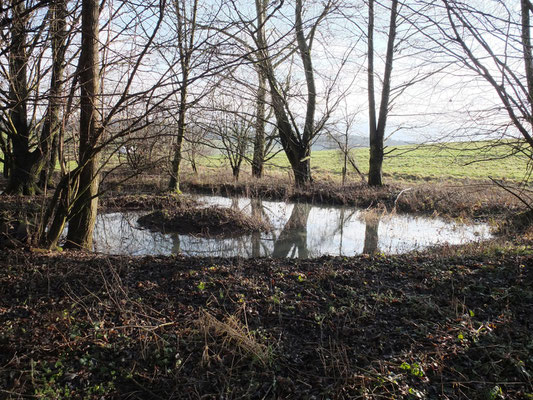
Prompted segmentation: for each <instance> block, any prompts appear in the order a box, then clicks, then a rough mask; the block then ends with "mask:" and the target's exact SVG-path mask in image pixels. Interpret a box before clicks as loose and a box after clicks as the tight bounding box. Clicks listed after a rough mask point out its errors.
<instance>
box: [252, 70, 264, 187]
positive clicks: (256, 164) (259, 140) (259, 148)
mask: <svg viewBox="0 0 533 400" xmlns="http://www.w3.org/2000/svg"><path fill="white" fill-rule="evenodd" d="M257 78H258V82H259V85H258V87H257V104H256V117H255V118H256V121H255V138H254V157H253V160H252V176H254V177H255V178H261V177H262V176H263V168H264V162H265V115H266V78H265V75H264V74H263V73H262V71H261V68H257Z"/></svg>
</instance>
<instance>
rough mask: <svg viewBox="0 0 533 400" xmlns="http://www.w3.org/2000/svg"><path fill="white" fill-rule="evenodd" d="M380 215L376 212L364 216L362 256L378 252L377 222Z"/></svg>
mask: <svg viewBox="0 0 533 400" xmlns="http://www.w3.org/2000/svg"><path fill="white" fill-rule="evenodd" d="M380 219H381V215H380V214H378V213H376V212H368V213H366V215H365V244H364V247H363V254H374V253H378V252H379V247H378V242H379V234H378V230H379V221H380Z"/></svg>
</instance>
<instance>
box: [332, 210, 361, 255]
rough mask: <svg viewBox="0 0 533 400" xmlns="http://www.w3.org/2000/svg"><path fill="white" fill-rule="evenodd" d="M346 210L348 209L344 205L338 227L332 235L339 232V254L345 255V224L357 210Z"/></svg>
mask: <svg viewBox="0 0 533 400" xmlns="http://www.w3.org/2000/svg"><path fill="white" fill-rule="evenodd" d="M346 211H348V210H346V209H345V208H344V207H343V208H341V209H340V212H339V218H338V222H337V228H335V230H334V231H333V234H332V235H331V236H335V235H336V234H339V237H340V238H339V256H341V255H343V251H342V244H343V240H344V226H345V225H346V223H347V222H348V221H349V220H350V219H352V217H353V216H354V214H355V213H356V212H357V210H356V209H352V210H349V212H346Z"/></svg>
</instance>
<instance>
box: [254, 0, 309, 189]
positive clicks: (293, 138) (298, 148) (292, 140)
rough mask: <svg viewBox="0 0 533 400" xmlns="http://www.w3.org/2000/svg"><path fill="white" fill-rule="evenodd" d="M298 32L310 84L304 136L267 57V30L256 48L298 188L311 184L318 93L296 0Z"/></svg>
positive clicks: (260, 13) (260, 16)
mask: <svg viewBox="0 0 533 400" xmlns="http://www.w3.org/2000/svg"><path fill="white" fill-rule="evenodd" d="M256 10H257V20H258V26H259V27H262V26H263V25H264V18H265V5H264V4H263V2H262V1H261V0H256ZM295 29H296V39H297V43H298V52H299V54H300V57H301V58H302V62H303V65H304V69H305V79H306V85H307V104H306V118H305V123H304V130H303V133H302V134H300V133H299V132H296V131H295V129H294V128H293V126H292V124H291V121H290V118H289V115H288V112H287V110H286V102H285V99H284V97H283V94H282V93H281V88H280V87H279V85H278V82H277V80H276V76H275V71H274V66H273V65H272V61H271V59H270V58H269V56H268V54H267V51H266V49H267V43H266V39H265V36H264V29H258V30H257V38H256V40H257V46H258V48H259V51H258V56H259V61H258V63H259V66H260V68H261V69H262V71H263V74H264V76H265V77H266V79H267V82H268V84H269V87H270V95H271V97H272V108H273V110H274V115H275V116H276V122H277V128H278V132H279V137H280V141H281V145H282V146H283V150H284V151H285V154H286V155H287V159H288V160H289V163H290V164H291V168H292V171H293V173H294V181H295V184H296V186H299V187H301V186H305V185H307V184H309V183H310V182H311V181H312V178H311V165H310V159H311V141H312V139H313V137H314V135H315V132H314V114H315V107H316V90H315V83H314V72H313V65H312V62H311V51H310V46H309V45H308V44H307V42H306V38H305V35H304V32H303V26H302V1H301V0H297V1H296V8H295Z"/></svg>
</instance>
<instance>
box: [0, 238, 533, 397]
mask: <svg viewBox="0 0 533 400" xmlns="http://www.w3.org/2000/svg"><path fill="white" fill-rule="evenodd" d="M0 257H1V262H2V266H3V267H2V270H1V272H0V282H1V285H0V288H1V289H0V290H1V295H2V296H1V297H0V299H1V300H0V307H1V310H2V313H1V314H0V318H1V319H0V321H1V324H0V348H1V350H2V351H0V383H1V389H0V393H1V394H2V397H4V398H24V397H26V396H31V397H34V396H35V397H37V398H95V399H96V398H139V399H141V398H191V399H196V398H221V397H223V398H302V399H304V398H313V397H314V398H449V399H457V398H465V399H466V398H468V399H499V398H502V399H503V398H516V399H519V398H524V399H527V398H529V397H531V394H532V392H533V386H532V384H531V382H532V380H531V374H532V373H533V370H532V368H531V366H532V365H533V360H532V359H531V354H532V349H531V346H532V342H531V324H532V323H533V321H532V318H533V316H532V314H531V307H532V306H533V293H532V291H531V287H532V284H533V271H532V268H531V266H532V265H533V262H532V261H533V259H532V255H531V251H530V249H529V247H528V248H525V247H522V248H519V247H517V246H516V245H512V246H509V247H507V246H506V245H505V244H500V245H498V246H495V245H490V246H483V247H482V248H477V249H476V248H471V249H468V248H466V249H465V248H461V249H441V250H436V251H432V252H431V253H426V254H410V255H405V256H395V257H382V256H377V257H356V258H328V257H325V258H321V259H318V260H269V259H256V260H242V259H216V258H212V259H206V258H200V259H198V258H184V257H180V256H176V257H146V258H142V259H136V260H132V259H131V258H128V257H106V256H103V255H90V254H81V253H73V254H70V255H69V256H68V257H65V256H64V255H63V254H42V253H34V254H29V253H25V252H20V251H15V250H13V251H8V252H3V253H2V255H1V256H0ZM37 337H38V338H39V339H38V340H36V338H37Z"/></svg>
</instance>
